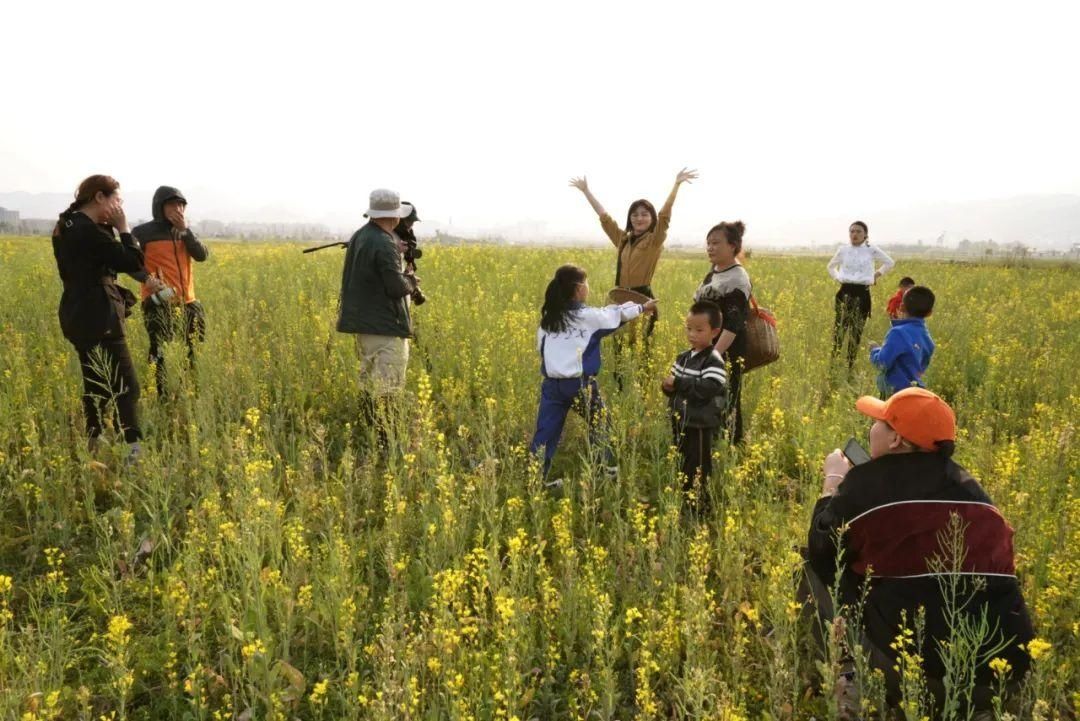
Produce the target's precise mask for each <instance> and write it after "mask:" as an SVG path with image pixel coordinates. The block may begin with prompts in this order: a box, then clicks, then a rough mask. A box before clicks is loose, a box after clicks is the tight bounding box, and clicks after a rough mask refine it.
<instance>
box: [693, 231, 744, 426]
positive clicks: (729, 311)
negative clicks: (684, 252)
mask: <svg viewBox="0 0 1080 721" xmlns="http://www.w3.org/2000/svg"><path fill="white" fill-rule="evenodd" d="M745 231H746V225H745V224H744V223H743V222H742V221H741V220H737V221H735V222H734V223H719V224H718V225H715V226H713V228H712V229H711V230H710V231H709V234H708V235H707V236H705V248H706V251H707V252H708V254H709V261H710V262H711V263H712V270H710V271H709V274H708V275H706V276H705V280H703V281H701V285H700V286H699V287H698V289H697V291H696V292H695V293H694V301H695V302H696V301H701V300H707V301H710V302H712V303H715V304H716V305H718V306H720V312H721V313H722V314H723V319H722V321H721V323H722V328H723V330H722V331H721V332H720V336H719V337H718V338H717V340H716V345H715V348H716V350H717V351H719V353H720V354H721V355H722V356H723V358H724V362H725V363H726V364H727V366H728V381H729V385H728V409H729V411H728V420H727V423H726V426H727V430H728V437H729V438H730V440H731V442H732V443H742V439H743V418H742V376H743V367H744V365H745V363H746V333H745V331H746V319H747V317H748V316H749V315H750V276H749V274H747V272H746V269H745V268H743V267H742V264H741V263H739V260H738V257H739V253H741V252H742V241H743V233H744V232H745Z"/></svg>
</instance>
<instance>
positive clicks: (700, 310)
mask: <svg viewBox="0 0 1080 721" xmlns="http://www.w3.org/2000/svg"><path fill="white" fill-rule="evenodd" d="M690 315H707V316H709V327H710V328H719V327H720V325H721V324H722V323H723V322H724V320H723V316H722V315H721V313H720V306H718V305H717V304H716V303H712V302H710V301H707V300H699V301H697V302H696V303H694V304H693V305H692V306H690Z"/></svg>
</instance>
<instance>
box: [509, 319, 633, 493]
mask: <svg viewBox="0 0 1080 721" xmlns="http://www.w3.org/2000/svg"><path fill="white" fill-rule="evenodd" d="M641 312H642V306H641V305H640V304H638V303H623V304H622V305H609V306H607V307H605V308H590V307H588V306H586V305H585V304H583V303H578V304H576V305H572V306H571V313H570V314H569V315H568V317H567V327H566V329H565V330H563V331H562V332H560V333H550V332H548V331H546V330H544V329H543V328H540V329H538V330H537V331H536V348H537V350H538V351H539V352H540V373H541V375H543V376H544V381H543V383H542V385H541V386H540V410H539V411H538V412H537V414H536V433H535V434H533V439H532V443H531V444H530V446H529V450H530V452H532V453H533V454H535V453H536V452H537V451H538V450H539V449H540V448H543V449H544V473H545V475H546V474H547V472H548V469H549V468H550V467H551V459H552V458H553V457H554V456H555V449H556V448H558V446H559V438H560V437H561V436H562V430H563V425H564V424H565V423H566V414H567V413H568V412H570V410H571V409H573V410H575V411H577V412H578V413H580V414H581V415H582V416H584V417H585V419H586V420H587V421H588V423H589V439H590V443H591V444H592V445H593V447H594V448H595V449H597V450H600V451H601V452H602V453H603V456H604V459H603V460H604V462H605V463H606V464H607V465H609V466H610V465H614V463H615V458H614V455H613V454H612V452H611V447H610V446H609V445H608V443H607V439H606V438H605V437H604V436H606V434H605V433H602V432H601V429H600V428H599V423H598V421H599V420H600V417H601V412H602V411H603V409H604V401H603V399H602V398H601V397H600V388H599V387H598V386H597V384H596V375H597V374H598V373H599V372H600V339H601V338H603V337H604V336H606V335H611V333H613V332H615V331H616V330H617V329H618V328H619V326H620V325H622V324H623V323H626V322H627V321H631V320H633V319H634V318H637V317H638V316H639V315H641Z"/></svg>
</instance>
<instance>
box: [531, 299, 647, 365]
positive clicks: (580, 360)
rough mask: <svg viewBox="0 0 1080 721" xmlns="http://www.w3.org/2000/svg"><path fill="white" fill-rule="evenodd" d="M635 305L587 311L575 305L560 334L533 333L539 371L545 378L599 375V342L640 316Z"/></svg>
mask: <svg viewBox="0 0 1080 721" xmlns="http://www.w3.org/2000/svg"><path fill="white" fill-rule="evenodd" d="M641 311H642V306H641V305H640V304H638V303H623V304H622V305H609V306H606V307H604V308H590V307H589V306H586V305H584V304H577V305H576V307H574V310H573V312H572V314H571V315H570V317H568V318H567V327H566V330H564V331H563V332H562V333H549V332H548V331H546V330H544V329H543V328H540V329H538V330H537V331H536V349H537V350H538V351H540V359H541V363H542V368H541V370H542V371H543V374H544V376H545V377H547V378H580V377H582V376H595V375H596V374H597V373H599V372H600V339H601V338H603V337H604V336H606V335H610V334H611V333H614V332H615V331H616V330H618V328H619V326H620V325H622V324H623V323H626V322H627V321H631V320H633V319H634V318H637V317H638V316H639V315H641Z"/></svg>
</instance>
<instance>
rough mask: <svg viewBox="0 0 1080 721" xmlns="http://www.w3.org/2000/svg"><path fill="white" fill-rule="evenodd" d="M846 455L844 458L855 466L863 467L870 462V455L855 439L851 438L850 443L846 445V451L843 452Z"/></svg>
mask: <svg viewBox="0 0 1080 721" xmlns="http://www.w3.org/2000/svg"><path fill="white" fill-rule="evenodd" d="M841 453H843V454H844V458H847V459H848V461H849V462H850V463H851V465H853V466H861V465H862V464H864V463H866V462H867V461H869V460H870V454H869V453H867V452H866V449H865V448H863V447H862V445H860V444H859V442H858V441H857V440H855V439H854V438H849V439H848V442H847V443H845V444H844V450H843V451H841Z"/></svg>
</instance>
